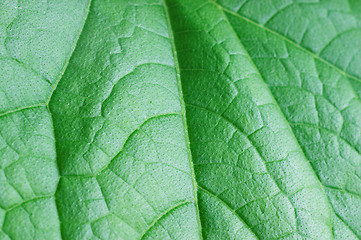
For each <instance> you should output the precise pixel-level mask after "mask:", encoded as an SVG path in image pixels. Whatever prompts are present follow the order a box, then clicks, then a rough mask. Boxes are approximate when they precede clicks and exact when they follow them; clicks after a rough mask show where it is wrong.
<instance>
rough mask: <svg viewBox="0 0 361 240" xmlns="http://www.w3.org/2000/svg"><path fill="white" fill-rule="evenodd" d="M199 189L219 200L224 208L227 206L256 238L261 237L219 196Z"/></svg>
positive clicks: (201, 188)
mask: <svg viewBox="0 0 361 240" xmlns="http://www.w3.org/2000/svg"><path fill="white" fill-rule="evenodd" d="M198 188H199V189H200V190H201V191H203V192H204V193H206V194H208V195H210V196H212V197H214V198H215V199H217V200H218V201H219V202H220V203H221V204H222V205H223V206H225V207H226V208H227V209H228V210H229V211H230V212H232V214H233V215H234V216H235V217H236V218H238V219H239V221H240V222H241V223H243V224H244V226H245V227H246V228H248V229H249V230H250V231H251V232H252V233H253V234H254V236H255V237H256V238H257V239H259V236H257V234H256V233H255V232H254V231H253V230H252V228H251V227H250V226H249V225H248V224H247V223H246V222H245V221H244V220H243V219H242V218H241V216H240V215H239V214H238V213H237V212H236V210H234V209H232V208H231V207H230V206H229V205H228V204H227V203H225V202H224V201H223V200H222V199H220V198H219V197H218V196H217V195H215V194H213V193H211V192H210V191H208V190H207V189H205V188H203V187H201V186H198Z"/></svg>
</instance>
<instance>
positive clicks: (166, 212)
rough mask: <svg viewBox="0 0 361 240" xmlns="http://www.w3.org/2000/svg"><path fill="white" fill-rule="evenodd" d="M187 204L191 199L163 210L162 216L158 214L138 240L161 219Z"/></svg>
mask: <svg viewBox="0 0 361 240" xmlns="http://www.w3.org/2000/svg"><path fill="white" fill-rule="evenodd" d="M189 202H193V199H191V200H186V201H183V202H180V203H177V204H175V205H173V206H172V207H170V208H168V209H167V210H165V211H164V212H163V213H162V214H160V215H159V216H158V217H157V218H156V219H154V220H153V222H152V223H151V224H150V225H149V226H148V228H147V229H145V230H144V232H143V233H142V234H141V235H140V237H139V240H141V239H143V237H144V236H145V235H146V234H147V232H148V231H149V230H150V229H152V227H153V226H154V225H155V224H156V223H157V222H159V221H160V220H161V219H162V218H163V217H165V216H166V215H167V214H169V213H170V212H171V211H173V210H175V209H177V208H179V207H181V206H183V205H185V204H187V203H189Z"/></svg>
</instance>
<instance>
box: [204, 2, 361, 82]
mask: <svg viewBox="0 0 361 240" xmlns="http://www.w3.org/2000/svg"><path fill="white" fill-rule="evenodd" d="M209 1H210V2H212V3H214V4H216V5H217V6H218V7H219V8H220V9H222V10H223V11H225V12H227V13H229V14H232V15H234V16H236V17H239V18H242V19H243V20H245V21H247V22H249V23H251V24H252V25H255V26H257V27H259V28H261V29H263V30H265V31H267V32H270V33H273V34H275V35H277V36H278V37H280V38H282V39H283V40H284V41H286V42H288V43H290V44H292V45H294V46H296V47H297V48H299V49H301V50H302V51H304V52H306V53H307V54H309V55H311V56H312V57H313V58H315V59H317V60H319V61H321V62H323V63H325V64H327V65H328V66H330V67H331V68H333V69H336V70H337V71H338V72H339V73H341V74H342V75H344V76H346V77H349V78H352V79H354V80H356V81H359V82H361V79H360V78H358V77H356V76H353V75H351V74H349V73H346V72H345V71H344V70H342V69H341V68H339V67H338V66H336V65H334V64H333V63H331V62H329V61H327V60H325V59H323V58H321V57H319V56H318V55H316V54H315V53H313V52H311V51H310V50H308V49H306V48H304V47H302V46H301V45H299V44H297V43H296V42H294V41H292V40H291V39H289V38H287V37H285V36H284V35H282V34H280V33H278V32H276V31H274V30H272V29H270V28H267V27H265V26H264V25H261V24H259V23H257V22H255V21H253V20H251V19H249V18H247V17H245V16H243V15H240V14H239V13H236V12H233V11H231V10H229V9H227V8H224V7H222V6H220V5H219V4H218V3H215V2H213V1H212V0H209Z"/></svg>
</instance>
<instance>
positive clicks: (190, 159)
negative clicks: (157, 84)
mask: <svg viewBox="0 0 361 240" xmlns="http://www.w3.org/2000/svg"><path fill="white" fill-rule="evenodd" d="M165 1H166V0H161V2H162V5H163V7H164V12H165V17H166V21H167V28H168V33H169V39H170V42H171V46H172V53H173V59H174V66H175V70H176V75H177V86H178V93H179V98H180V104H181V108H182V118H183V126H184V136H185V140H186V146H187V153H188V160H189V167H190V170H191V177H192V183H193V194H194V203H195V207H196V214H197V216H196V217H197V223H198V229H199V231H198V233H199V239H203V235H202V224H201V219H200V213H199V206H198V194H197V189H198V186H197V181H196V177H195V173H194V166H193V159H192V153H191V147H190V142H189V135H188V125H187V119H186V107H185V102H184V97H183V91H182V82H181V78H180V68H179V62H178V56H177V51H176V46H175V42H174V36H173V30H172V25H171V20H170V16H169V11H168V7H167V4H166V2H165Z"/></svg>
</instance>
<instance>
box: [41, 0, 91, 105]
mask: <svg viewBox="0 0 361 240" xmlns="http://www.w3.org/2000/svg"><path fill="white" fill-rule="evenodd" d="M91 3H92V0H89V2H88V6H87V8H86V10H85V16H84V18H83V22H82V26H81V28H80V29H79V32H78V34H77V37H76V38H75V40H74V43H73V46H72V47H71V50H70V54H69V56H68V59H67V60H66V61H65V64H64V66H63V69H62V70H61V72H60V74H59V77H58V79H57V80H56V81H55V83H54V85H53V87H52V90H51V92H50V94H49V97H48V100H47V101H46V102H47V104H49V102H50V100H51V97H52V96H53V93H54V91H55V89H56V88H57V86H58V84H59V82H60V80H61V79H62V77H63V74H64V73H65V71H66V69H67V67H68V64H69V61H70V59H71V57H72V56H73V53H74V50H75V48H76V46H77V44H78V41H79V38H80V35H81V34H82V32H83V29H84V26H85V23H86V20H87V19H88V15H89V11H90V6H91Z"/></svg>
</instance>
